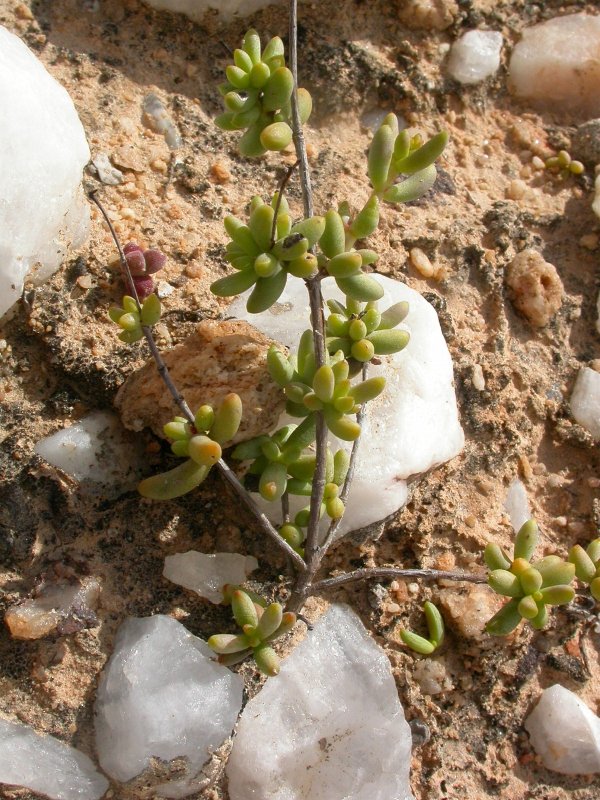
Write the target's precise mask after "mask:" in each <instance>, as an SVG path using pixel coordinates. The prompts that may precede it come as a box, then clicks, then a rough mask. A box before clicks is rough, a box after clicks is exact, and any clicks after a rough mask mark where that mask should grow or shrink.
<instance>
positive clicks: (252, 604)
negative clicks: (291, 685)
mask: <svg viewBox="0 0 600 800" xmlns="http://www.w3.org/2000/svg"><path fill="white" fill-rule="evenodd" d="M225 597H226V598H228V599H229V602H231V610H232V612H233V616H234V619H235V621H236V622H237V624H238V625H239V626H240V628H241V633H239V634H230V633H217V634H215V635H213V636H211V637H210V638H209V640H208V642H207V644H208V646H209V647H210V648H211V649H212V650H214V652H215V653H217V654H218V656H219V663H220V664H224V665H225V666H233V665H234V664H238V663H239V662H240V661H243V660H244V659H245V658H248V656H250V655H252V656H253V657H254V660H255V661H256V666H257V667H258V668H259V670H260V671H261V672H263V673H264V674H265V675H268V676H269V677H273V676H274V675H277V674H278V673H279V668H280V664H279V657H278V656H277V653H276V652H275V650H273V648H272V647H271V642H273V641H275V639H278V638H279V637H280V636H283V635H284V634H286V633H288V632H289V631H291V630H292V628H293V627H294V625H295V624H296V615H295V614H294V613H293V612H290V611H285V612H284V610H283V607H282V606H281V604H280V603H270V604H269V605H267V604H266V603H265V601H264V600H263V599H262V598H257V597H256V595H254V596H251V594H250V593H248V592H247V591H244V590H243V589H240V588H239V587H231V588H230V589H229V591H228V587H225Z"/></svg>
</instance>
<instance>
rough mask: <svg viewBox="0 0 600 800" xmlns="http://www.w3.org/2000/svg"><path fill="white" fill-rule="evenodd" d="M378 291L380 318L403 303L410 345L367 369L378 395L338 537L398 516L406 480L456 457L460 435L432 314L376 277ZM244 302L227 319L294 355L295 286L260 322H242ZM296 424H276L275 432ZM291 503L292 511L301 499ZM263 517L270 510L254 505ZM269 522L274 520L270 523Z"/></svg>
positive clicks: (298, 309)
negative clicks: (380, 386)
mask: <svg viewBox="0 0 600 800" xmlns="http://www.w3.org/2000/svg"><path fill="white" fill-rule="evenodd" d="M376 280H377V281H378V282H379V283H380V284H381V285H382V286H383V288H384V291H385V293H384V296H383V298H382V299H381V300H380V301H379V308H380V310H382V311H384V310H385V309H387V308H389V306H391V305H393V304H395V303H398V302H401V301H403V300H406V301H408V303H409V306H410V311H409V314H408V316H407V317H406V319H405V321H404V323H402V324H401V326H400V327H402V328H405V329H407V330H409V331H410V342H409V344H408V346H407V347H406V348H405V349H404V350H402V351H401V352H400V353H396V354H395V355H392V356H382V357H381V362H382V363H381V365H380V366H370V367H369V376H376V375H384V376H385V378H386V381H387V383H386V387H385V390H384V392H383V394H381V395H380V396H379V397H378V398H376V399H375V400H373V401H372V402H370V403H369V404H368V406H367V408H368V411H367V413H366V416H365V420H364V423H363V433H362V437H361V443H360V448H359V455H358V459H357V464H356V473H355V477H354V482H353V486H352V491H351V493H350V496H349V498H348V503H347V506H346V513H345V514H344V516H343V518H342V523H341V525H340V528H339V535H343V534H344V533H347V532H349V531H353V530H359V529H361V528H364V527H366V526H369V525H371V524H373V523H376V522H378V521H379V520H382V519H384V518H386V517H388V516H390V515H391V514H393V513H395V512H396V511H397V510H398V509H399V508H402V506H404V504H405V503H406V500H407V497H408V486H407V481H408V479H409V478H412V477H414V476H415V475H418V474H419V473H423V472H427V470H429V469H431V468H432V467H435V466H437V465H439V464H443V463H444V462H445V461H448V460H449V459H451V458H454V456H456V455H458V454H459V453H460V451H461V450H462V447H463V444H464V434H463V431H462V428H461V426H460V423H459V420H458V410H457V407H456V397H455V394H454V376H453V373H452V360H451V358H450V353H449V352H448V348H447V346H446V342H445V341H444V337H443V335H442V331H441V329H440V324H439V321H438V317H437V314H436V312H435V310H434V308H433V306H432V305H430V304H429V303H428V302H427V301H426V300H425V299H424V298H423V297H421V295H420V294H419V293H418V292H415V291H414V290H413V289H409V287H408V286H406V284H404V283H400V282H399V281H395V280H392V279H391V278H386V277H384V276H382V275H377V276H376ZM321 287H322V290H323V295H324V297H325V299H332V298H335V299H336V300H342V301H343V299H344V295H343V294H342V292H341V291H340V290H339V289H338V288H337V286H336V284H335V281H334V280H333V278H326V279H325V280H324V281H322V283H321ZM245 303H246V298H245V297H244V296H242V297H240V298H238V299H236V300H235V301H234V302H233V303H232V305H231V306H230V307H229V313H230V314H232V315H234V316H236V317H240V318H242V319H246V320H248V321H249V322H251V323H252V324H253V325H255V326H256V327H257V328H259V330H261V331H262V332H263V333H265V334H266V335H267V336H271V337H272V338H273V339H277V340H279V341H280V342H281V343H282V344H285V345H286V346H287V347H290V348H291V349H292V350H294V349H295V347H296V345H297V342H298V339H299V338H300V335H301V334H302V331H304V330H305V329H306V328H307V327H309V306H308V295H307V293H306V288H305V286H304V284H303V282H302V281H299V280H295V279H290V280H288V284H287V286H286V289H285V291H284V293H283V294H282V295H281V297H280V298H279V302H278V303H276V304H275V306H273V307H272V308H270V309H269V310H268V311H265V312H263V313H261V314H248V313H247V312H246V309H245ZM289 421H294V422H296V423H298V422H299V420H297V419H295V420H290V419H289V418H287V417H286V418H282V419H281V420H280V424H288V422H289ZM331 441H332V445H333V447H334V449H337V448H338V447H340V446H342V447H345V448H347V449H350V447H351V444H350V443H348V442H342V443H340V442H337V441H336V440H335V439H333V437H332V438H331ZM291 499H292V511H296V510H298V509H299V508H301V507H302V506H303V505H306V503H307V499H306V498H304V497H303V498H299V499H296V498H294V497H292V498H291ZM258 502H259V503H261V507H262V508H263V509H264V510H265V511H266V512H267V513H272V512H273V504H270V503H266V501H262V498H260V499H259V500H258ZM274 518H275V515H274Z"/></svg>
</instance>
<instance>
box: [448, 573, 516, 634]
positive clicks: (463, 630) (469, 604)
mask: <svg viewBox="0 0 600 800" xmlns="http://www.w3.org/2000/svg"><path fill="white" fill-rule="evenodd" d="M439 600H440V605H441V607H442V609H443V610H444V612H445V613H444V619H445V620H446V622H447V623H448V625H449V626H451V627H452V628H453V629H454V630H455V631H456V632H457V633H459V634H460V635H461V636H464V638H465V639H474V640H477V639H481V638H483V637H484V636H487V634H486V633H485V623H486V622H487V621H488V620H490V619H491V618H492V617H493V616H494V614H495V613H496V611H498V609H499V608H500V605H501V602H500V599H499V598H498V596H497V595H495V594H494V593H493V592H492V590H491V589H488V588H487V586H469V587H468V588H467V589H466V590H464V591H460V590H456V589H442V591H441V592H440V594H439Z"/></svg>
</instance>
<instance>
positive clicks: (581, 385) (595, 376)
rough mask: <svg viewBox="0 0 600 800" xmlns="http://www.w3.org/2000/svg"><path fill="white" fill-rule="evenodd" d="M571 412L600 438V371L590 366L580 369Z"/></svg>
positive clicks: (595, 437)
mask: <svg viewBox="0 0 600 800" xmlns="http://www.w3.org/2000/svg"><path fill="white" fill-rule="evenodd" d="M571 413H572V414H573V417H574V418H575V420H576V422H578V423H579V424H580V425H582V426H583V427H584V428H585V429H586V430H588V431H589V432H590V433H591V434H592V436H593V437H594V439H600V372H596V370H594V369H590V368H589V367H583V368H582V369H580V370H579V374H578V375H577V380H576V381H575V386H574V387H573V393H572V394H571Z"/></svg>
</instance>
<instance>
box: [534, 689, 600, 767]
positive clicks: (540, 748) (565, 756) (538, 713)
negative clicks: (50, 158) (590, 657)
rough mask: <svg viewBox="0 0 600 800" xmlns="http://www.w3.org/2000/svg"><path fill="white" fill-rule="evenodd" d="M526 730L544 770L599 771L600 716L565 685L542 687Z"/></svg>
mask: <svg viewBox="0 0 600 800" xmlns="http://www.w3.org/2000/svg"><path fill="white" fill-rule="evenodd" d="M525 729H526V730H527V732H528V733H529V738H530V739H531V744H532V745H533V747H534V750H535V751H536V753H537V754H538V755H540V756H541V757H542V761H543V762H544V766H545V767H546V768H547V769H551V770H553V771H554V772H562V773H564V774H566V775H586V774H588V773H593V772H600V719H598V717H597V716H596V715H595V714H594V713H593V712H592V711H590V709H589V708H588V707H587V706H586V705H585V703H584V702H583V701H582V700H580V699H579V697H577V695H576V694H573V692H570V691H569V690H568V689H565V688H564V686H560V685H559V684H555V685H554V686H551V687H550V688H549V689H544V691H543V692H542V696H541V697H540V700H539V702H538V704H537V706H536V707H535V708H534V710H533V711H532V712H531V714H530V715H529V716H528V717H527V719H526V720H525Z"/></svg>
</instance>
